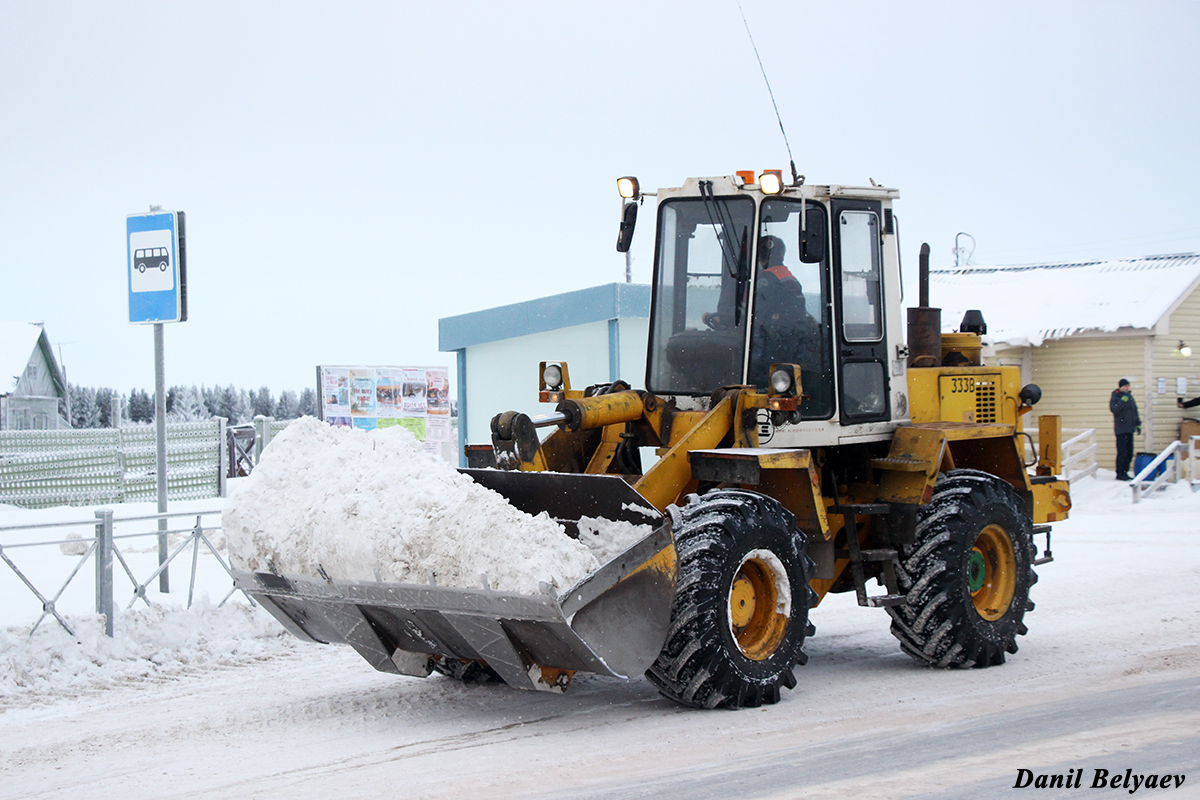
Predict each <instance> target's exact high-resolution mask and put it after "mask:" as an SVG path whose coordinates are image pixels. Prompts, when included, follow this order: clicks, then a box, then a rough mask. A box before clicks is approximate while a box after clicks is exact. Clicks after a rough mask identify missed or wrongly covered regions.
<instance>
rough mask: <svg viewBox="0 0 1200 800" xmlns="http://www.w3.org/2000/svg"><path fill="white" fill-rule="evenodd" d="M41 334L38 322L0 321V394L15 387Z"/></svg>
mask: <svg viewBox="0 0 1200 800" xmlns="http://www.w3.org/2000/svg"><path fill="white" fill-rule="evenodd" d="M41 335H42V323H40V322H3V321H0V394H12V392H13V390H14V389H16V388H17V382H18V381H19V380H21V376H22V375H23V374H24V373H25V367H27V366H28V365H29V359H30V357H31V356H32V355H33V349H34V348H35V347H37V343H38V337H39V336H41Z"/></svg>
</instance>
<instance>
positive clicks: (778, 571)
mask: <svg viewBox="0 0 1200 800" xmlns="http://www.w3.org/2000/svg"><path fill="white" fill-rule="evenodd" d="M674 516H675V520H674V521H675V551H676V553H677V555H678V558H679V581H678V585H677V588H676V592H675V601H674V605H673V607H672V611H671V626H670V628H669V630H668V633H667V640H666V643H665V644H664V645H663V649H662V652H661V653H660V654H659V656H658V660H657V661H655V662H654V665H653V666H651V667H650V669H649V670H647V672H646V677H647V678H648V679H649V680H650V682H651V683H653V684H654V685H655V686H656V687H657V688H658V690H659V691H660V692H662V693H663V694H664V695H666V696H667V697H669V698H671V699H672V700H675V701H677V702H679V703H683V704H684V705H688V706H694V707H697V708H715V707H718V706H722V707H726V708H740V707H742V706H752V707H753V706H759V705H763V704H769V703H776V702H778V701H779V695H780V686H786V687H787V688H789V689H790V688H792V687H794V686H795V685H796V677H795V675H794V674H793V673H792V668H793V666H795V664H797V663H803V662H804V660H805V659H804V653H803V651H802V649H801V647H802V646H803V644H804V637H805V636H806V635H808V634H810V633H811V628H810V627H809V624H808V609H809V607H810V606H811V605H812V602H813V601H814V600H815V599H816V595H815V594H814V593H813V592H812V590H811V589H810V588H809V581H810V580H811V579H812V573H813V566H812V561H811V560H810V559H809V558H808V556H807V555H806V554H805V545H806V539H805V537H804V534H803V533H801V532H800V531H798V530H796V524H795V517H794V516H793V515H792V514H791V512H789V511H788V510H787V509H785V508H784V507H783V506H781V505H780V504H779V503H778V502H776V501H775V500H772V499H771V498H769V497H765V496H763V495H760V494H756V493H754V492H747V491H742V490H737V489H719V490H716V491H713V492H710V493H708V494H707V495H705V496H704V497H699V498H697V497H694V496H693V497H692V498H691V499H690V500H689V502H688V503H687V504H686V505H685V506H684V507H683V508H682V509H676V510H675V511H674Z"/></svg>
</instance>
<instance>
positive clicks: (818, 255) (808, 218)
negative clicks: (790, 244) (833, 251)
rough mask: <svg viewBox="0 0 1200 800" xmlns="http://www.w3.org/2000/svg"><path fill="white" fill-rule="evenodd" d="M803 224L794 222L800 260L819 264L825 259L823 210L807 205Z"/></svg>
mask: <svg viewBox="0 0 1200 800" xmlns="http://www.w3.org/2000/svg"><path fill="white" fill-rule="evenodd" d="M803 220H804V223H805V224H804V226H803V227H801V226H800V223H799V222H797V223H796V227H797V229H798V230H799V233H800V261H801V262H803V263H805V264H819V263H821V262H822V261H824V260H825V211H824V210H823V209H821V208H820V207H816V208H814V207H812V206H809V207H808V208H806V209H805V214H804V217H803Z"/></svg>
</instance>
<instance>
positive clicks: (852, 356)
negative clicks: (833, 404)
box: [832, 200, 891, 425]
mask: <svg viewBox="0 0 1200 800" xmlns="http://www.w3.org/2000/svg"><path fill="white" fill-rule="evenodd" d="M832 210H833V225H832V228H833V255H834V298H835V301H836V303H837V311H838V313H837V320H838V325H837V350H838V359H837V362H838V399H839V403H838V405H839V407H840V421H841V423H842V424H843V425H855V424H859V423H863V422H883V421H886V420H888V419H890V418H891V407H890V406H891V404H890V403H889V402H888V397H889V394H888V388H889V387H888V381H889V376H888V369H887V364H888V357H887V354H888V349H887V335H886V327H885V325H884V320H885V316H884V308H883V303H884V292H883V232H882V223H883V219H882V217H883V214H882V204H881V203H879V202H877V201H870V200H835V201H834V202H833V204H832Z"/></svg>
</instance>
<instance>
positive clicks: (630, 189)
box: [617, 175, 640, 200]
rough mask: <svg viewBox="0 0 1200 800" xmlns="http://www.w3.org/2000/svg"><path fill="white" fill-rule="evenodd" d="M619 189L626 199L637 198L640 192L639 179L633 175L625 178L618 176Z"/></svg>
mask: <svg viewBox="0 0 1200 800" xmlns="http://www.w3.org/2000/svg"><path fill="white" fill-rule="evenodd" d="M617 191H618V192H620V193H621V197H624V198H625V199H626V200H636V199H637V198H638V195H639V194H640V189H639V187H638V179H637V178H635V177H633V176H632V175H627V176H625V177H624V178H617Z"/></svg>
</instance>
